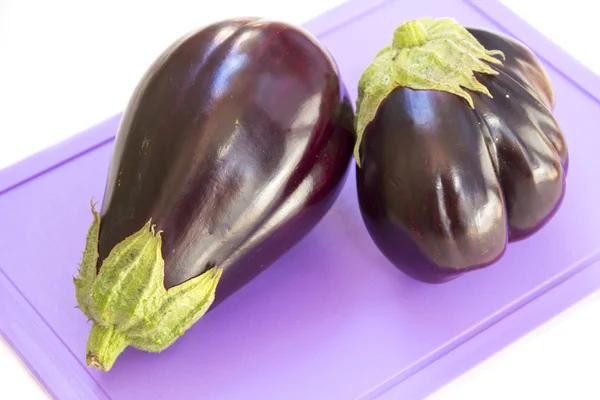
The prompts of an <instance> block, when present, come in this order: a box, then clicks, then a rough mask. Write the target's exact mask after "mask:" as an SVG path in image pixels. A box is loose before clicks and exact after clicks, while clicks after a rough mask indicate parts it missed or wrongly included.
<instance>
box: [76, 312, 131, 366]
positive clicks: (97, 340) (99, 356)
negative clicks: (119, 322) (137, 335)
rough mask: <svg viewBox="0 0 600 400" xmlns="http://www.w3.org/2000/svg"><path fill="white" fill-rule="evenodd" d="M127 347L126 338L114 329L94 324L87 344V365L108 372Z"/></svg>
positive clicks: (127, 341)
mask: <svg viewBox="0 0 600 400" xmlns="http://www.w3.org/2000/svg"><path fill="white" fill-rule="evenodd" d="M128 345H129V340H128V339H127V337H125V335H123V334H122V333H121V332H119V331H118V330H116V329H115V328H114V327H112V326H102V325H100V324H98V323H94V325H92V330H91V331H90V336H89V338H88V343H87V349H86V362H87V365H88V366H90V367H92V368H96V369H99V370H101V371H108V370H110V369H111V367H112V366H113V364H114V363H115V361H116V360H117V357H119V355H120V354H121V353H122V352H123V350H125V348H126V347H127V346H128Z"/></svg>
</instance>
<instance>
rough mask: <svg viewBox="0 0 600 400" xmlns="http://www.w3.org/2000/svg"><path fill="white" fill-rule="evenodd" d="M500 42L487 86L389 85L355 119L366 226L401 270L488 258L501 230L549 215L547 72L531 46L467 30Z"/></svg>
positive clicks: (557, 153) (441, 277) (472, 264)
mask: <svg viewBox="0 0 600 400" xmlns="http://www.w3.org/2000/svg"><path fill="white" fill-rule="evenodd" d="M469 31H470V32H471V33H472V34H473V35H474V36H475V38H476V39H478V40H479V42H480V43H481V44H482V45H483V46H484V47H485V48H487V49H496V50H500V51H502V52H504V54H505V56H506V60H505V61H504V65H503V66H494V68H495V69H496V70H497V71H499V74H498V75H496V76H492V75H478V76H477V78H478V79H479V81H480V82H481V83H482V84H484V85H485V86H486V87H487V88H488V89H489V91H490V93H491V94H492V96H493V98H489V97H488V96H486V95H485V94H479V93H471V95H472V97H473V100H474V109H472V108H471V107H470V106H469V105H468V103H467V102H466V101H465V100H464V99H462V98H460V97H458V96H456V95H453V94H450V93H446V92H440V91H416V90H411V89H407V88H397V89H395V90H394V91H393V92H392V93H391V94H390V95H389V96H388V97H387V98H386V99H385V100H384V102H383V103H382V104H381V105H380V107H379V109H378V111H377V114H376V117H375V119H374V120H373V121H372V122H371V123H370V125H369V126H368V127H367V129H366V130H365V135H364V140H363V142H362V143H361V147H360V152H361V159H362V160H363V165H362V168H357V172H356V181H357V191H358V199H359V204H360V210H361V213H362V217H363V220H364V222H365V225H366V227H367V230H368V232H369V234H370V235H371V237H372V238H373V240H374V242H375V243H376V245H377V246H378V248H379V249H380V250H381V252H382V253H383V254H384V255H385V256H386V257H387V258H388V260H390V261H391V263H392V264H394V265H395V266H396V267H397V268H399V269H400V270H402V271H404V272H405V273H406V274H408V275H410V276H411V277H413V278H415V279H417V280H420V281H423V282H429V283H441V282H445V281H448V280H451V279H453V278H456V277H457V276H459V275H461V274H463V273H465V272H467V271H470V270H474V269H479V268H483V267H486V266H489V265H491V264H494V263H495V262H496V261H497V260H498V259H500V258H501V257H502V255H503V253H504V251H505V249H506V246H507V244H508V243H509V242H511V241H516V240H520V239H524V238H526V237H528V236H530V235H532V234H534V233H535V232H536V231H538V230H539V229H540V228H541V227H542V226H544V224H545V223H546V222H547V221H548V220H549V219H550V218H551V217H552V216H553V214H554V213H555V211H556V210H557V209H558V207H559V205H560V203H561V201H562V198H563V195H564V193H565V179H566V173H567V167H568V152H567V145H566V142H565V138H564V137H563V134H562V132H561V130H560V128H559V126H558V124H557V122H556V120H555V118H554V117H553V114H552V109H553V106H554V98H553V92H552V88H551V86H550V82H549V81H548V79H547V77H546V75H545V74H544V72H543V70H542V68H541V66H540V64H539V61H538V60H537V59H536V58H535V56H534V54H533V53H532V52H531V51H530V50H529V49H527V48H526V47H525V46H523V45H522V44H520V43H518V42H516V41H515V40H513V39H511V38H508V37H506V36H503V35H501V34H498V33H494V32H490V31H486V30H480V29H469Z"/></svg>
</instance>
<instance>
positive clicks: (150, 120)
mask: <svg viewBox="0 0 600 400" xmlns="http://www.w3.org/2000/svg"><path fill="white" fill-rule="evenodd" d="M353 119H354V112H353V107H352V103H351V101H350V98H349V96H348V93H347V90H346V87H345V85H344V83H343V81H342V79H341V76H340V73H339V70H338V67H337V65H336V63H335V61H334V60H333V58H332V57H331V55H330V54H329V52H328V51H327V49H326V48H325V47H324V46H323V45H321V44H320V43H319V42H318V41H317V39H316V38H315V37H313V36H312V35H311V34H310V33H308V32H307V31H305V30H303V29H301V28H299V27H296V26H294V25H290V24H287V23H284V22H278V21H271V20H266V19H261V18H238V19H230V20H224V21H220V22H216V23H214V24H211V25H209V26H206V27H204V28H202V29H198V30H196V31H194V32H190V33H189V34H187V35H185V36H184V37H182V38H180V39H179V40H178V41H176V42H175V43H173V44H172V45H171V46H170V47H169V48H168V49H166V50H165V51H164V52H163V53H162V54H161V55H160V56H159V57H158V59H157V60H156V61H155V62H154V63H153V64H152V65H151V67H150V68H149V69H148V71H147V72H146V73H145V75H144V76H143V77H142V79H141V81H140V82H139V84H138V86H137V87H136V89H135V91H134V93H133V95H132V97H131V99H130V101H129V103H128V104H127V107H126V109H125V112H124V114H123V116H122V120H121V122H120V125H119V128H118V132H117V135H116V139H115V143H114V150H113V154H112V158H111V161H110V166H109V171H108V177H107V183H106V187H105V193H104V199H103V201H102V208H101V210H100V212H96V211H95V208H94V207H93V205H92V212H93V217H94V218H93V223H92V225H91V226H90V228H89V231H88V236H87V239H86V246H85V251H84V255H83V260H82V263H81V265H80V269H79V274H78V276H77V277H76V278H75V287H76V297H77V302H78V307H79V308H80V309H81V310H82V312H83V313H84V314H85V315H86V316H87V317H88V318H89V319H90V320H91V321H92V322H93V326H92V328H91V332H90V336H89V340H88V344H87V350H86V351H87V354H86V361H87V364H88V365H89V366H91V367H93V368H97V369H100V370H103V371H108V370H110V369H111V367H112V366H113V363H114V362H115V360H116V358H117V357H118V355H119V354H120V353H121V352H122V351H123V350H124V349H125V348H126V347H127V346H131V347H134V348H137V349H140V350H144V351H149V352H160V351H163V350H164V349H166V348H167V347H169V346H170V345H171V344H172V343H173V342H174V341H175V340H176V339H177V338H178V337H180V336H181V335H183V334H184V333H185V331H186V330H187V329H189V328H190V327H191V326H192V325H193V324H194V323H195V322H196V321H198V320H199V319H200V318H201V317H202V316H203V315H204V314H205V313H206V312H207V311H208V310H209V309H213V308H214V307H215V306H216V305H217V304H219V303H220V302H222V301H223V300H224V299H226V298H227V297H229V296H231V295H232V294H234V293H235V292H236V291H237V290H238V289H240V288H241V287H243V286H244V285H245V284H247V283H248V282H250V281H251V280H252V279H253V278H254V277H256V276H257V275H258V274H259V273H261V272H262V271H264V270H265V269H267V267H269V266H270V265H272V264H273V263H274V262H275V261H276V260H277V259H278V258H279V257H280V256H281V255H283V254H284V253H286V252H287V251H288V250H289V249H290V248H291V247H293V246H294V245H295V244H296V243H297V242H298V241H299V240H300V239H301V238H303V237H304V236H305V235H306V234H307V233H308V232H309V231H311V230H312V228H313V227H314V226H315V225H316V224H317V223H318V222H319V221H320V219H321V218H322V217H323V216H324V215H325V214H326V213H327V212H328V210H329V209H330V207H331V205H332V204H333V202H334V201H335V199H336V198H337V196H338V194H339V192H340V190H341V188H342V186H343V183H344V182H345V180H346V178H347V175H348V170H349V167H350V164H351V161H352V151H353V148H354V144H355V140H356V134H355V131H354V121H353Z"/></svg>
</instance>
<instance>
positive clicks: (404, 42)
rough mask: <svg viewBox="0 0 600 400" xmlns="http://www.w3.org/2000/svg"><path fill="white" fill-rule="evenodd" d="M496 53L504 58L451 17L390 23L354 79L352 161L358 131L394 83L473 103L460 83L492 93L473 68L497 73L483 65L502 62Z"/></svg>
mask: <svg viewBox="0 0 600 400" xmlns="http://www.w3.org/2000/svg"><path fill="white" fill-rule="evenodd" d="M496 56H499V57H501V58H502V59H504V54H503V53H502V52H501V51H498V50H487V49H486V48H484V47H483V46H482V45H481V44H480V43H479V42H478V41H477V39H475V37H474V36H473V35H472V34H471V33H470V32H469V31H468V30H467V29H465V28H464V27H463V26H461V25H460V24H459V23H458V22H456V21H455V20H453V19H451V18H440V19H434V18H423V19H419V20H415V21H410V22H406V23H404V24H402V25H400V26H399V27H398V28H396V30H395V31H394V35H393V39H392V43H391V45H389V46H387V47H385V48H383V49H382V50H381V51H380V52H379V53H378V54H377V56H376V57H375V60H373V62H372V63H371V64H370V65H369V66H368V67H367V69H366V70H365V71H364V72H363V74H362V76H361V78H360V81H359V83H358V98H357V100H356V119H355V124H356V127H355V128H356V133H357V141H356V145H355V148H354V157H355V159H356V162H357V164H358V166H359V167H360V165H361V160H360V153H359V149H360V145H361V142H362V138H363V135H364V131H365V129H366V127H367V125H368V124H369V123H370V122H371V121H372V120H373V119H374V118H375V115H376V113H377V109H378V108H379V105H380V104H381V103H382V102H383V101H384V100H385V98H386V97H387V96H388V95H389V94H390V93H391V92H392V91H393V90H394V89H395V88H397V87H406V88H410V89H414V90H440V91H445V92H449V93H453V94H455V95H457V96H460V97H462V98H463V99H465V100H466V101H467V102H468V103H469V105H470V106H471V107H473V99H472V98H471V95H470V94H469V92H468V91H467V90H465V89H468V90H471V91H474V92H480V93H484V94H485V95H487V96H490V97H492V95H491V94H490V92H489V91H488V89H487V88H486V87H485V86H484V85H482V84H481V83H480V82H479V81H478V80H477V78H476V77H475V75H474V72H479V73H484V74H490V75H497V74H498V72H497V71H496V70H494V69H493V68H492V67H491V66H490V65H489V64H496V65H501V64H502V61H501V60H500V59H498V58H496ZM486 62H487V63H486ZM488 63H489V64H488Z"/></svg>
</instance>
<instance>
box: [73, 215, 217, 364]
mask: <svg viewBox="0 0 600 400" xmlns="http://www.w3.org/2000/svg"><path fill="white" fill-rule="evenodd" d="M92 214H93V216H94V220H93V222H92V225H91V226H90V228H89V230H88V235H87V239H86V247H85V251H84V253H83V259H82V262H81V265H80V268H79V275H78V276H77V277H76V278H74V283H75V294H76V298H77V303H78V306H79V308H80V309H81V311H82V312H83V313H84V314H85V315H86V316H87V317H88V319H89V320H91V321H92V322H93V326H92V330H91V332H90V336H89V339H88V343H87V350H86V353H87V354H86V361H87V364H88V366H90V367H93V368H96V369H100V370H102V371H108V370H110V369H111V367H112V366H113V364H114V362H115V360H116V359H117V357H118V356H119V354H121V352H123V350H125V348H126V347H127V346H132V347H135V348H137V349H140V350H144V351H149V352H160V351H162V350H164V349H166V348H167V347H169V346H170V345H171V344H172V343H173V342H175V340H177V338H179V337H180V336H181V335H183V334H184V333H185V331H187V330H188V329H189V328H190V327H191V326H192V325H193V324H194V323H195V322H196V321H198V320H199V319H200V318H201V317H202V316H203V315H204V314H205V313H206V311H207V310H208V308H209V307H210V305H211V304H212V302H213V300H214V297H215V290H216V287H217V284H218V282H219V279H220V277H221V274H222V270H221V268H217V267H215V268H212V269H210V270H208V271H206V272H205V273H203V274H202V275H200V276H198V277H196V278H193V279H190V280H189V281H187V282H184V283H182V284H181V285H178V286H175V287H173V288H170V289H169V290H166V289H165V287H164V283H163V281H164V261H163V258H162V253H161V244H162V239H161V236H160V234H161V232H155V229H154V226H153V225H152V224H151V221H148V223H146V225H144V226H143V227H142V228H141V229H140V230H139V231H138V232H136V233H134V234H133V235H131V236H129V237H128V238H126V239H125V240H123V241H122V242H120V243H118V244H117V245H116V246H115V247H114V248H113V249H112V251H111V252H110V254H109V255H108V257H107V258H106V259H105V260H104V261H103V262H102V266H101V268H100V272H99V273H97V272H96V271H97V269H96V265H97V261H98V235H99V230H100V215H99V214H98V213H97V212H96V211H95V210H94V206H93V205H92Z"/></svg>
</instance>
